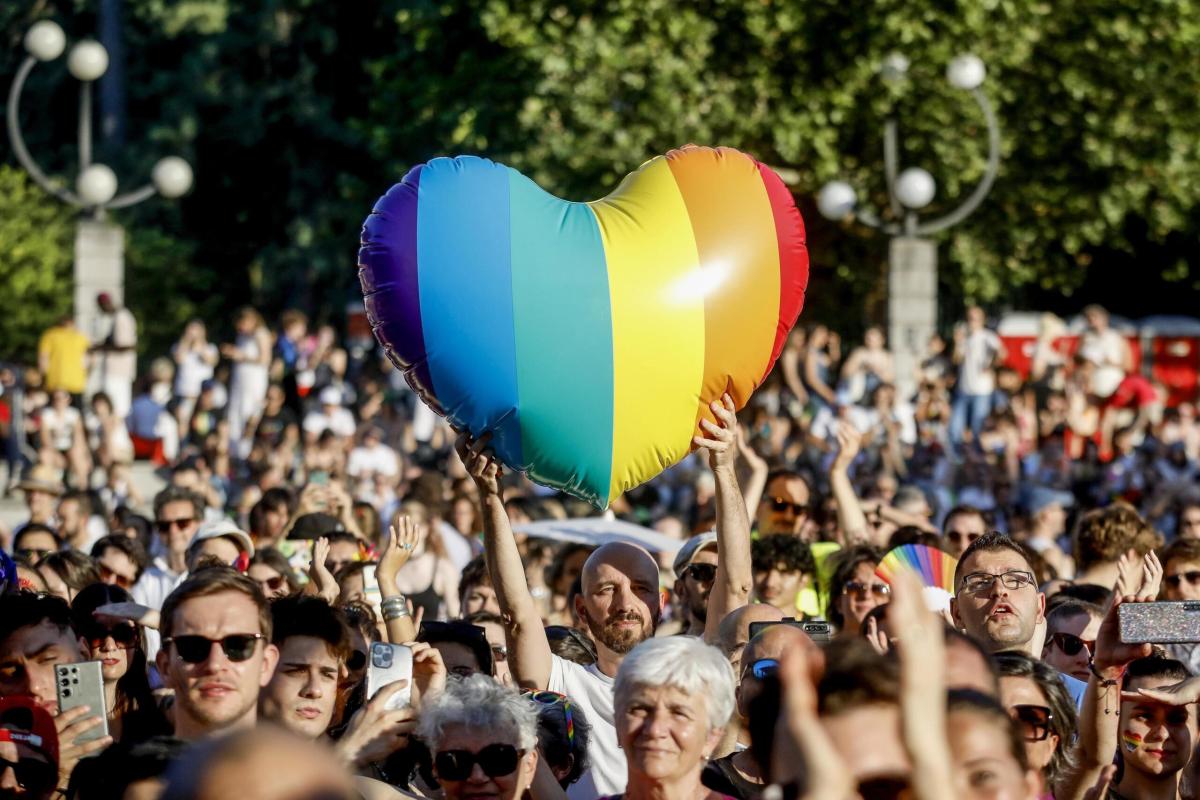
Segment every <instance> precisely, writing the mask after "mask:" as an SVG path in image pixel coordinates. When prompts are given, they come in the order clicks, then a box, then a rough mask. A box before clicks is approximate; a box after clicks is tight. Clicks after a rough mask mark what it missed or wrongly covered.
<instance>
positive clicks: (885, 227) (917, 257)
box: [817, 54, 1000, 397]
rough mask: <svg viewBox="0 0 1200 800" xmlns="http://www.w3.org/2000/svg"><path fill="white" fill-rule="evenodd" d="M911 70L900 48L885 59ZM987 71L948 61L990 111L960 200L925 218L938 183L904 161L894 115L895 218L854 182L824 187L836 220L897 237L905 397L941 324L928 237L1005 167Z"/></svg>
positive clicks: (824, 209) (895, 338) (897, 73)
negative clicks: (969, 187) (975, 178)
mask: <svg viewBox="0 0 1200 800" xmlns="http://www.w3.org/2000/svg"><path fill="white" fill-rule="evenodd" d="M907 72H908V60H907V59H906V58H904V56H901V55H899V54H893V55H891V56H888V58H887V59H885V61H884V64H883V69H882V73H883V77H884V79H885V80H889V81H898V80H903V79H904V77H905V75H906V74H907ZM985 75H986V71H985V69H984V65H983V61H981V60H980V59H979V58H978V57H977V56H973V55H969V54H968V55H960V56H958V57H957V58H955V59H953V60H952V61H951V62H950V64H949V66H948V67H947V69H946V78H947V80H949V82H950V85H951V86H953V87H955V88H956V89H962V90H963V91H967V92H970V93H971V96H972V97H973V98H974V99H975V102H976V103H977V104H978V105H979V108H980V110H981V111H982V112H983V117H984V120H985V122H986V123H987V132H988V158H987V166H986V167H985V169H984V174H983V177H982V178H981V179H980V181H979V184H978V185H977V186H976V187H975V190H974V191H973V192H971V194H970V195H969V196H968V197H967V199H966V200H964V201H963V202H962V204H961V205H959V206H958V208H956V209H954V210H953V211H951V212H949V213H948V214H945V215H943V216H941V217H937V218H935V219H932V220H929V221H927V222H923V221H921V220H920V218H919V217H918V212H919V211H920V210H921V209H923V208H925V207H926V206H928V205H929V203H930V202H932V201H933V198H934V195H935V194H936V192H937V184H936V183H935V182H934V179H933V176H932V175H930V174H929V173H928V172H927V171H925V170H924V169H921V168H920V167H909V168H907V169H904V170H900V169H899V157H898V155H897V154H898V151H899V143H898V140H899V135H898V133H897V126H896V121H895V120H894V119H889V120H887V121H886V122H885V124H884V136H883V164H884V175H885V179H886V182H887V190H888V205H889V207H890V209H891V212H892V216H893V217H894V218H895V220H896V221H894V222H892V221H885V220H883V219H881V218H880V217H879V216H878V215H876V214H874V213H872V212H871V211H870V210H869V209H865V208H861V207H858V205H857V198H856V196H855V191H854V188H853V187H852V186H850V184H848V183H846V182H845V181H830V182H829V183H827V184H825V185H824V186H822V187H821V191H820V193H819V194H818V195H817V208H818V210H819V211H820V212H821V215H822V216H824V217H826V218H828V219H832V220H843V219H846V218H848V217H853V218H855V219H857V220H858V221H860V222H862V223H863V224H864V225H868V226H870V227H872V228H876V229H878V230H881V231H883V232H884V233H887V234H889V235H890V236H891V237H892V239H891V242H890V243H889V247H888V340H889V345H890V347H891V349H892V351H893V353H894V354H895V357H896V378H897V383H898V385H897V389H898V390H899V391H900V392H901V393H902V394H901V396H904V397H907V396H910V395H911V394H912V391H913V390H914V389H915V386H914V385H913V383H912V381H913V376H914V375H915V374H916V368H917V367H918V366H919V364H920V361H921V357H922V355H923V353H924V352H925V347H926V344H927V343H928V341H929V338H930V337H931V336H932V335H933V333H934V331H935V330H936V328H937V248H936V246H935V245H934V243H933V241H931V240H930V239H929V238H927V237H928V236H929V235H931V234H934V233H938V232H939V231H943V230H945V229H947V228H949V227H951V226H952V225H956V224H958V223H959V222H961V221H962V220H963V219H965V218H966V217H967V216H968V215H970V214H971V212H973V211H974V210H975V209H976V208H978V207H979V204H980V203H982V202H983V199H984V198H985V197H986V196H987V193H988V191H989V190H990V189H991V188H992V183H993V182H994V181H995V180H996V173H997V172H998V170H999V167H1000V127H999V125H998V124H997V122H996V115H995V113H994V112H993V111H992V106H991V104H990V103H989V102H988V99H987V96H986V95H985V94H984V93H983V91H982V90H981V89H980V86H981V85H982V84H983V80H984V77H985Z"/></svg>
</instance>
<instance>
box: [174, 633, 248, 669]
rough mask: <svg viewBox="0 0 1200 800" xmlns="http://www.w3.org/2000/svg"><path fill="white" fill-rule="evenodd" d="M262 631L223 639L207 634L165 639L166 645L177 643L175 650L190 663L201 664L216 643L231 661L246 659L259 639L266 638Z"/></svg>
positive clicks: (233, 635) (238, 634)
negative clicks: (211, 637) (212, 637)
mask: <svg viewBox="0 0 1200 800" xmlns="http://www.w3.org/2000/svg"><path fill="white" fill-rule="evenodd" d="M265 638H266V637H265V636H263V635H262V634H261V633H234V634H231V635H229V636H226V637H225V638H223V639H210V638H208V637H207V636H172V637H168V638H166V639H163V644H165V645H168V646H170V645H172V644H173V645H175V652H176V653H179V657H180V658H182V659H183V660H184V661H186V662H187V663H189V664H200V663H202V662H203V661H204V660H205V659H207V658H208V656H209V654H210V653H212V648H213V645H214V644H219V645H221V650H223V651H224V652H225V657H226V658H228V659H229V660H230V661H245V660H246V659H248V658H250V656H252V655H254V651H255V650H256V649H257V648H258V640H259V639H265Z"/></svg>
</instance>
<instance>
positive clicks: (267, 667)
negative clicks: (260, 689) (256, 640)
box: [258, 644, 279, 686]
mask: <svg viewBox="0 0 1200 800" xmlns="http://www.w3.org/2000/svg"><path fill="white" fill-rule="evenodd" d="M278 663H279V648H278V647H276V646H275V645H273V644H268V645H267V646H266V647H264V648H263V660H262V671H261V672H260V673H259V676H258V685H259V686H266V685H267V684H268V683H270V682H271V678H272V676H274V675H275V665H276V664H278Z"/></svg>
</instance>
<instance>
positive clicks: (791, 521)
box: [756, 470, 817, 542]
mask: <svg viewBox="0 0 1200 800" xmlns="http://www.w3.org/2000/svg"><path fill="white" fill-rule="evenodd" d="M811 504H812V490H811V489H809V488H808V481H806V480H805V479H804V476H803V475H801V474H800V473H799V472H794V471H792V470H777V471H775V472H772V473H771V474H770V475H769V476H768V477H767V486H766V488H765V489H764V490H763V496H762V500H761V501H759V504H758V514H757V519H756V521H757V523H758V533H759V535H760V536H773V535H775V534H787V535H789V536H799V537H800V538H802V539H803V540H804V541H806V542H810V541H812V540H813V539H814V538H816V533H817V526H816V523H815V522H814V521H813V518H812V505H811Z"/></svg>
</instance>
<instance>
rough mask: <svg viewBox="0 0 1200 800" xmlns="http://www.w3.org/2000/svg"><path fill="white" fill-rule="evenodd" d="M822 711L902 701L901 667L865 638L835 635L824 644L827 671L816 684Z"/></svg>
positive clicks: (832, 712)
mask: <svg viewBox="0 0 1200 800" xmlns="http://www.w3.org/2000/svg"><path fill="white" fill-rule="evenodd" d="M817 697H818V703H819V705H820V709H819V710H820V715H821V716H823V717H831V716H836V715H838V714H844V713H846V712H848V711H853V710H854V709H856V708H861V707H862V706H869V705H896V704H898V703H899V702H900V668H899V662H897V661H896V660H895V659H889V658H884V657H883V656H881V655H879V654H878V653H876V652H875V650H874V649H872V647H871V645H869V644H867V641H866V640H865V639H860V638H858V637H854V638H852V639H835V640H833V641H832V642H830V643H829V644H828V645H826V647H825V675H824V676H823V677H822V678H821V682H820V683H819V684H818V685H817Z"/></svg>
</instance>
